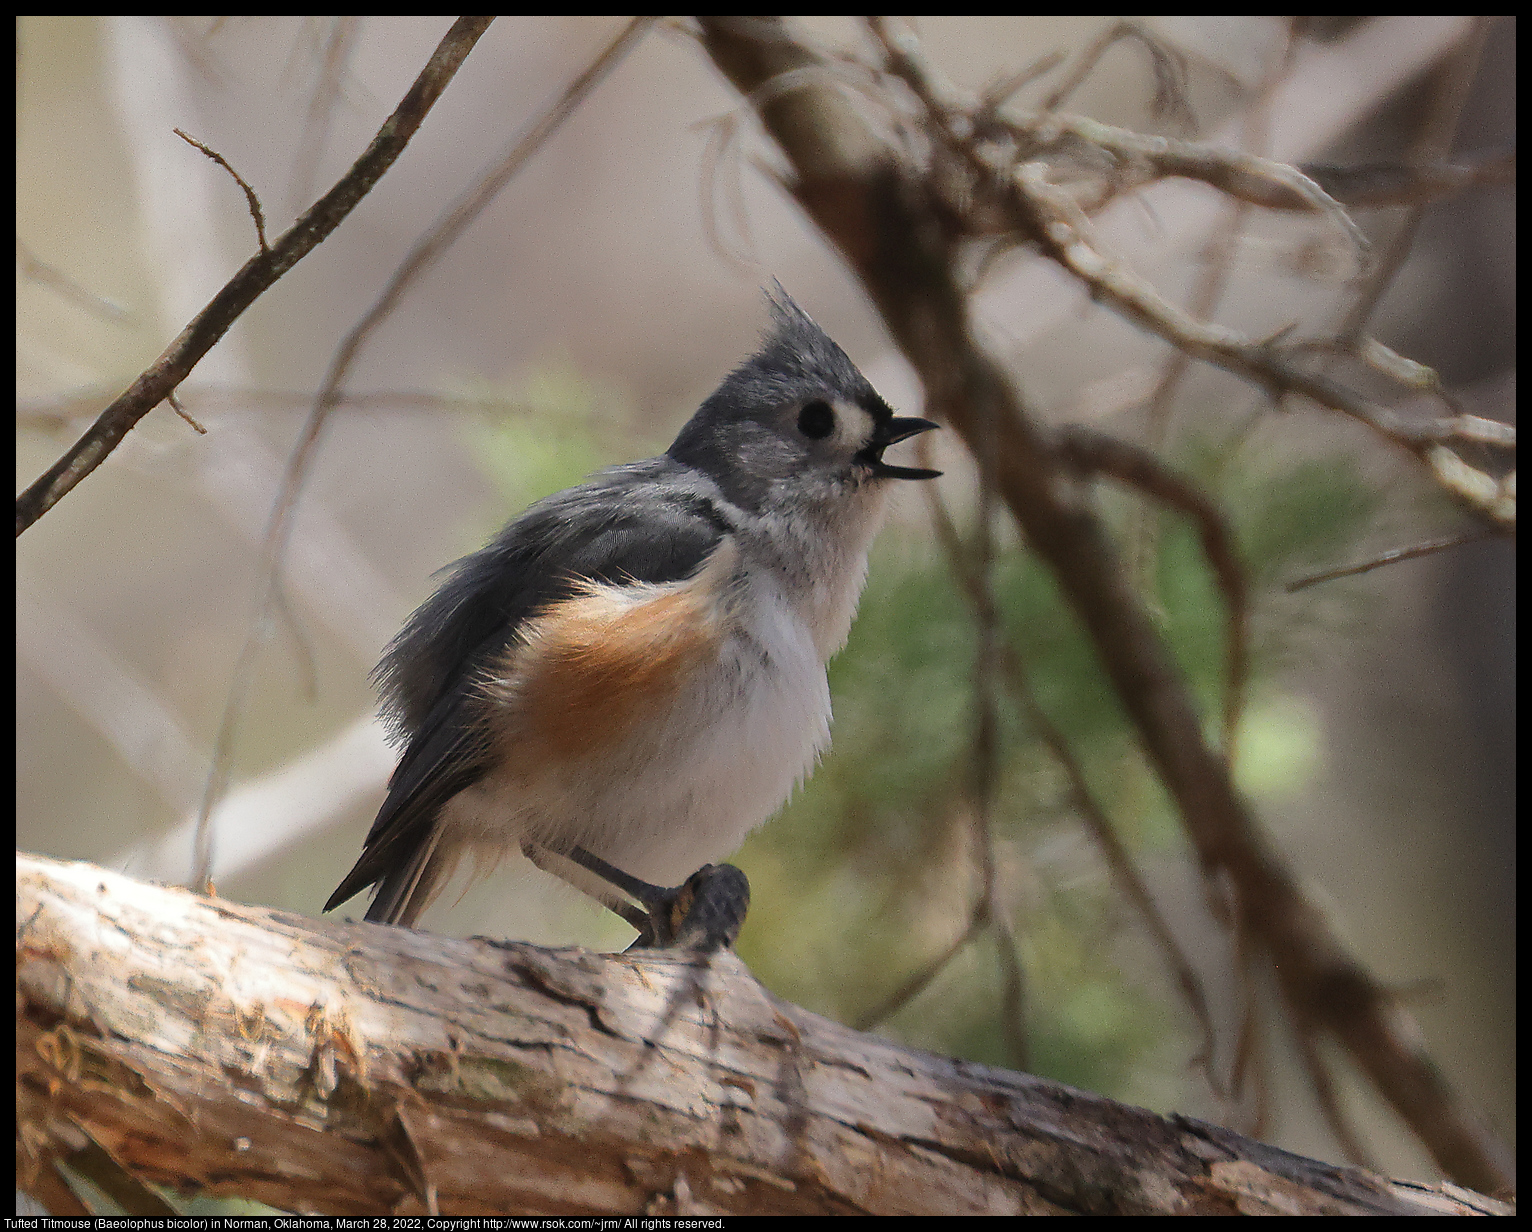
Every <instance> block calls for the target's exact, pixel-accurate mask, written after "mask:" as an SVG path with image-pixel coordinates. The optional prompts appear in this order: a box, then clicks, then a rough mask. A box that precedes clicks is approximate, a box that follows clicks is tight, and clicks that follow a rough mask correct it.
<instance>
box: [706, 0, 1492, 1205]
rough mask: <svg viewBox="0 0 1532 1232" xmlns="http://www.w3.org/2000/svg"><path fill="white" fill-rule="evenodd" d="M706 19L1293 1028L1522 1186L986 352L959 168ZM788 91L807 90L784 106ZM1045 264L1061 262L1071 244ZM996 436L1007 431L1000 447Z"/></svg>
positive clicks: (1437, 1138) (740, 30) (818, 73)
mask: <svg viewBox="0 0 1532 1232" xmlns="http://www.w3.org/2000/svg"><path fill="white" fill-rule="evenodd" d="M699 21H700V23H701V27H702V38H703V44H704V46H705V47H706V49H707V51H708V53H709V54H710V55H711V56H712V58H713V61H714V63H715V64H716V65H717V66H718V67H719V69H720V70H721V71H722V72H723V73H724V74H725V75H726V76H727V77H728V78H729V80H730V81H731V82H732V83H733V84H734V86H735V87H736V89H738V90H739V92H740V93H741V94H742V95H743V96H744V97H745V98H747V99H752V100H757V101H756V102H755V106H756V109H757V111H758V114H759V116H760V118H761V121H762V123H763V124H764V126H765V128H766V131H767V132H768V134H769V135H770V136H771V137H772V138H773V139H774V140H775V141H776V143H777V144H778V145H779V146H780V147H781V149H782V151H783V152H784V154H785V155H786V156H787V159H788V161H789V163H790V165H791V167H792V171H793V178H792V180H791V181H790V182H788V183H787V184H785V185H784V187H785V188H786V189H787V191H789V192H790V193H791V194H792V195H793V196H794V197H795V198H796V199H797V201H798V202H799V204H800V205H801V206H802V207H803V208H804V210H805V211H806V212H807V213H808V215H809V217H810V218H811V219H812V220H813V222H814V223H815V224H816V225H817V226H818V227H819V229H820V230H821V231H823V233H824V234H825V236H826V237H827V238H828V239H829V240H830V241H831V243H833V244H834V245H835V246H836V247H837V248H839V249H840V251H841V253H842V255H843V256H844V257H845V259H846V261H847V262H848V263H849V264H850V265H851V267H852V270H853V271H854V272H855V273H856V275H857V276H858V278H859V279H860V281H861V283H862V285H863V286H864V287H865V288H866V290H867V292H868V294H869V295H870V297H871V298H872V300H873V302H874V303H875V304H876V305H877V307H878V309H879V311H880V312H881V314H882V316H883V319H884V322H885V323H886V325H887V327H888V329H889V332H890V333H891V334H892V335H893V337H894V339H895V341H896V342H897V343H898V345H899V347H900V349H901V350H902V351H903V352H904V354H905V356H906V358H908V359H909V361H910V363H911V365H912V366H913V367H914V368H915V370H916V371H917V372H918V373H919V375H920V378H921V382H922V384H923V386H924V388H925V391H926V398H927V407H928V412H929V413H933V414H934V417H936V418H939V419H944V420H945V421H946V422H947V423H949V424H950V425H951V426H952V427H953V429H954V430H955V431H956V432H957V433H958V434H959V435H960V436H961V437H962V438H963V441H964V443H965V444H966V445H967V447H968V449H969V450H970V451H971V452H973V453H974V454H975V456H983V454H984V449H985V444H986V441H987V440H988V439H994V442H995V446H996V447H997V448H998V454H999V456H998V457H996V458H994V459H993V460H992V461H991V462H990V464H991V465H993V467H994V473H995V474H996V477H997V481H998V487H999V492H1000V495H1001V496H1002V498H1003V499H1004V500H1005V502H1006V504H1007V505H1008V506H1009V508H1010V510H1011V513H1012V514H1013V516H1014V517H1015V518H1016V521H1017V524H1018V525H1019V527H1020V528H1021V530H1022V533H1023V534H1024V535H1025V537H1026V540H1027V543H1028V545H1029V546H1030V547H1031V548H1032V550H1034V551H1036V552H1037V553H1038V555H1039V556H1041V557H1042V558H1043V559H1044V560H1046V561H1047V562H1048V565H1049V567H1050V568H1051V569H1052V570H1053V572H1054V574H1055V576H1056V577H1057V579H1058V581H1059V585H1060V587H1061V589H1062V590H1063V592H1064V594H1065V595H1066V596H1067V598H1068V600H1069V602H1070V604H1071V606H1072V607H1073V608H1074V610H1075V612H1076V613H1077V615H1078V616H1079V618H1080V620H1081V621H1082V622H1083V624H1084V626H1085V628H1086V630H1087V632H1088V633H1089V636H1090V638H1091V640H1092V643H1093V644H1094V646H1095V648H1096V651H1097V653H1098V654H1099V655H1100V657H1101V661H1102V665H1103V667H1104V669H1105V671H1106V673H1107V675H1108V677H1109V678H1110V679H1111V681H1112V684H1113V686H1114V687H1115V689H1116V691H1117V693H1118V695H1119V697H1120V698H1121V699H1122V703H1123V705H1124V707H1125V708H1126V710H1127V711H1128V714H1129V716H1130V718H1131V719H1132V721H1133V723H1134V725H1135V726H1136V727H1137V729H1138V733H1139V737H1140V739H1141V741H1142V743H1143V747H1144V749H1145V752H1146V754H1147V756H1148V758H1149V760H1150V762H1151V763H1152V764H1153V766H1154V767H1155V770H1156V772H1157V773H1158V775H1159V777H1160V779H1161V781H1162V782H1163V783H1164V785H1165V787H1166V790H1167V791H1168V792H1169V794H1170V796H1171V797H1172V799H1173V800H1174V801H1175V803H1176V805H1177V807H1178V809H1179V811H1180V813H1181V816H1182V818H1183V820H1184V823H1185V826H1186V829H1187V832H1188V834H1189V836H1190V837H1191V840H1192V842H1193V844H1194V845H1195V846H1196V848H1197V850H1198V854H1199V856H1200V857H1201V860H1202V864H1203V867H1204V870H1205V871H1206V872H1207V873H1208V874H1209V875H1210V876H1211V875H1215V874H1216V875H1219V876H1224V877H1227V878H1228V881H1229V883H1230V884H1231V885H1232V887H1233V888H1234V892H1235V896H1236V903H1235V906H1236V913H1235V916H1234V918H1235V920H1236V922H1237V926H1238V927H1239V928H1240V929H1244V930H1248V932H1249V934H1250V937H1251V938H1252V939H1253V941H1254V942H1255V943H1256V944H1257V945H1259V947H1260V948H1261V949H1262V951H1263V952H1264V955H1265V957H1266V958H1267V959H1268V960H1269V962H1270V963H1271V968H1272V971H1273V973H1274V974H1275V977H1276V980H1277V985H1278V987H1279V989H1280V990H1281V994H1282V997H1283V1000H1284V1001H1285V1003H1286V1004H1287V1006H1288V1009H1289V1011H1290V1013H1291V1015H1292V1017H1293V1019H1294V1021H1295V1022H1299V1023H1305V1024H1313V1025H1314V1026H1315V1027H1321V1028H1323V1029H1324V1030H1326V1031H1328V1032H1330V1033H1331V1034H1332V1035H1333V1036H1334V1037H1335V1038H1336V1039H1337V1040H1339V1041H1340V1042H1341V1043H1342V1044H1343V1045H1344V1047H1345V1048H1346V1049H1347V1051H1348V1052H1349V1053H1350V1055H1351V1057H1352V1059H1353V1060H1354V1061H1355V1063H1356V1064H1357V1065H1358V1067H1359V1068H1360V1069H1361V1070H1362V1071H1363V1072H1364V1073H1365V1074H1366V1075H1367V1076H1368V1078H1369V1079H1370V1080H1371V1081H1372V1082H1373V1083H1374V1085H1375V1086H1376V1087H1377V1089H1378V1090H1379V1091H1380V1092H1381V1093H1382V1095H1383V1097H1384V1098H1385V1099H1386V1100H1388V1102H1389V1103H1391V1104H1392V1105H1393V1106H1394V1108H1395V1109H1396V1110H1397V1111H1398V1112H1399V1113H1400V1115H1401V1116H1402V1117H1404V1119H1405V1120H1406V1121H1407V1122H1408V1124H1409V1125H1410V1126H1411V1128H1412V1129H1413V1130H1414V1132H1415V1133H1416V1134H1417V1135H1418V1136H1419V1137H1420V1139H1421V1141H1422V1142H1423V1143H1424V1144H1425V1145H1426V1147H1427V1149H1428V1150H1430V1152H1431V1154H1432V1155H1433V1157H1434V1158H1435V1159H1436V1160H1437V1162H1438V1163H1439V1164H1440V1165H1441V1166H1442V1168H1443V1169H1444V1170H1445V1171H1446V1172H1447V1173H1448V1174H1449V1175H1451V1176H1453V1177H1455V1178H1457V1179H1458V1180H1459V1181H1460V1182H1461V1183H1464V1184H1472V1185H1477V1186H1479V1187H1481V1188H1483V1189H1498V1188H1501V1187H1509V1186H1510V1184H1511V1180H1510V1177H1511V1168H1510V1163H1509V1157H1508V1153H1507V1152H1506V1150H1505V1148H1504V1147H1503V1145H1502V1144H1500V1143H1499V1142H1497V1141H1496V1140H1495V1139H1494V1137H1493V1136H1492V1135H1491V1134H1489V1133H1488V1132H1487V1131H1486V1130H1484V1129H1483V1128H1482V1127H1481V1126H1480V1125H1478V1124H1477V1123H1476V1121H1475V1118H1474V1117H1473V1116H1472V1114H1471V1113H1470V1112H1469V1110H1468V1109H1467V1108H1465V1107H1464V1106H1463V1104H1462V1101H1461V1100H1460V1099H1459V1098H1458V1096H1457V1094H1456V1092H1455V1091H1453V1089H1452V1088H1451V1086H1450V1084H1448V1082H1447V1081H1446V1079H1445V1077H1444V1076H1443V1074H1442V1073H1441V1071H1440V1070H1439V1069H1438V1068H1437V1066H1436V1065H1435V1063H1434V1062H1433V1061H1432V1059H1431V1057H1430V1055H1429V1054H1428V1053H1427V1051H1426V1049H1425V1046H1424V1042H1423V1040H1422V1038H1421V1035H1420V1032H1419V1029H1418V1028H1417V1027H1416V1026H1415V1024H1414V1022H1413V1021H1412V1020H1411V1019H1410V1017H1409V1015H1408V1014H1407V1012H1406V1011H1405V1010H1404V1009H1403V1007H1402V1006H1400V1005H1399V1004H1398V1001H1397V999H1396V998H1395V997H1394V995H1393V994H1392V992H1391V991H1390V990H1389V989H1388V988H1386V987H1385V986H1383V985H1382V984H1380V983H1379V982H1378V981H1377V980H1375V979H1374V978H1373V976H1372V975H1371V973H1370V972H1368V971H1367V970H1366V969H1365V968H1364V967H1363V966H1362V965H1361V964H1360V963H1358V962H1357V961H1356V959H1355V958H1354V957H1353V956H1352V955H1351V953H1350V952H1349V951H1348V949H1347V948H1346V946H1345V945H1344V944H1343V942H1342V941H1341V939H1340V938H1339V937H1338V936H1337V935H1336V934H1335V932H1334V930H1333V929H1332V928H1331V927H1330V924H1329V921H1328V920H1327V919H1326V918H1325V916H1324V914H1323V912H1322V911H1321V910H1320V909H1319V907H1318V906H1317V905H1316V904H1315V903H1314V902H1312V901H1311V900H1310V899H1309V898H1308V897H1307V896H1306V895H1305V894H1304V893H1303V891H1302V889H1301V887H1300V885H1299V883H1298V879H1297V877H1296V876H1295V875H1294V874H1293V872H1292V871H1291V870H1290V869H1289V868H1288V867H1287V865H1286V863H1285V862H1284V861H1283V859H1282V858H1281V856H1280V855H1279V854H1278V852H1277V851H1276V850H1275V849H1274V848H1273V847H1272V845H1271V843H1270V841H1269V840H1268V838H1267V837H1266V835H1265V834H1264V832H1263V831H1262V830H1261V828H1260V827H1259V826H1258V825H1257V823H1256V821H1255V819H1254V817H1253V816H1252V814H1251V813H1250V810H1249V808H1248V807H1247V805H1246V802H1245V801H1244V800H1243V799H1242V798H1241V797H1240V795H1239V793H1238V792H1237V791H1236V790H1235V788H1234V784H1233V781H1232V779H1231V777H1230V772H1229V765H1228V762H1227V761H1226V759H1225V758H1224V757H1222V756H1220V755H1219V754H1218V753H1217V752H1216V751H1215V750H1213V749H1212V748H1210V747H1209V745H1208V743H1207V741H1206V740H1205V739H1204V737H1203V732H1202V726H1201V721H1200V718H1199V715H1198V713H1197V709H1196V707H1195V705H1194V704H1193V701H1192V698H1191V696H1190V694H1189V692H1188V689H1187V687H1186V684H1185V682H1184V681H1183V679H1182V678H1181V675H1180V673H1179V672H1178V671H1177V669H1176V666H1175V663H1174V660H1173V658H1172V656H1171V654H1170V651H1169V649H1168V647H1167V646H1166V645H1165V643H1164V641H1163V639H1162V638H1161V637H1160V636H1159V634H1158V632H1157V631H1156V629H1155V628H1154V625H1153V623H1152V622H1151V620H1150V619H1149V617H1148V614H1147V613H1146V612H1145V611H1144V608H1143V605H1142V603H1141V602H1140V601H1139V599H1138V596H1137V595H1136V594H1135V593H1134V591H1133V589H1132V587H1131V585H1130V584H1129V581H1128V578H1127V575H1126V571H1125V570H1124V569H1123V568H1122V566H1121V564H1120V562H1119V559H1118V553H1117V550H1116V547H1115V545H1114V544H1113V543H1112V541H1111V539H1110V537H1109V536H1108V535H1107V533H1106V530H1105V529H1104V527H1103V525H1102V523H1101V521H1100V520H1099V519H1098V518H1097V516H1096V515H1095V512H1094V510H1093V507H1092V504H1091V501H1090V496H1089V492H1088V490H1087V487H1086V481H1085V480H1084V479H1083V478H1082V477H1080V476H1079V475H1077V474H1074V473H1072V471H1071V469H1070V467H1069V466H1068V464H1067V462H1066V460H1065V459H1064V458H1063V457H1062V456H1061V453H1060V451H1059V449H1058V448H1057V446H1056V443H1055V442H1054V441H1053V439H1052V438H1051V437H1050V436H1049V434H1048V433H1046V432H1045V431H1044V430H1043V429H1042V428H1041V427H1040V426H1039V425H1038V424H1037V423H1036V422H1034V420H1033V419H1032V418H1031V417H1030V416H1029V415H1028V413H1027V411H1026V408H1025V406H1024V404H1023V402H1022V399H1021V396H1020V394H1019V392H1018V390H1017V389H1016V387H1015V385H1014V384H1013V383H1012V381H1011V378H1010V376H1009V375H1008V374H1007V373H1006V372H1005V371H1004V369H1003V368H1002V367H1001V365H1000V364H999V363H998V362H997V361H996V360H995V359H994V358H993V357H992V356H991V355H990V354H989V352H988V351H987V350H986V349H985V347H984V346H983V345H982V344H981V343H980V342H979V341H978V340H977V339H976V337H975V336H974V333H973V329H972V325H971V322H970V316H969V305H968V303H967V300H966V297H965V294H964V291H963V288H962V286H961V284H960V280H959V276H958V273H957V271H958V270H959V268H960V260H959V258H960V255H961V245H962V243H963V242H964V240H965V237H966V235H967V234H968V231H966V230H965V228H964V224H963V221H962V219H961V218H958V217H956V216H955V215H954V213H953V210H952V207H951V201H950V199H949V198H948V197H947V196H944V194H943V192H942V183H941V168H940V167H932V168H927V167H925V166H923V165H919V164H914V163H912V162H910V161H908V160H906V159H904V158H902V157H901V156H900V155H899V154H898V153H897V152H896V151H895V150H893V149H891V148H890V147H889V146H887V145H886V144H885V143H884V142H883V141H882V140H881V139H880V138H879V137H878V136H877V135H876V134H875V133H874V132H873V131H872V129H871V128H870V127H869V125H868V123H867V121H866V120H865V119H864V118H863V116H862V114H861V112H860V111H859V109H858V108H857V107H856V106H855V105H854V104H853V103H852V101H851V100H850V99H848V98H847V97H846V96H845V94H844V93H843V92H842V91H840V90H839V89H837V88H836V85H835V83H834V80H833V78H832V76H831V74H830V73H829V72H828V71H827V63H826V61H825V60H824V58H823V57H821V56H820V55H819V54H818V53H816V52H815V51H813V50H811V49H810V48H808V47H807V46H805V45H804V44H803V43H801V42H800V41H798V40H797V39H796V38H795V37H794V36H793V33H792V31H791V30H790V29H789V27H788V26H787V25H786V24H785V23H784V22H783V21H781V20H780V19H777V18H738V19H736V18H732V17H702V18H699ZM907 46H908V45H907V44H906V45H905V47H906V48H907ZM899 54H901V55H906V56H908V54H909V52H908V51H907V50H901V51H900V53H899ZM789 74H791V75H792V76H791V78H789V77H788V75H789ZM784 79H789V80H791V81H792V82H793V88H792V89H791V90H788V89H772V88H770V85H771V83H773V82H774V81H780V80H784ZM1045 251H1048V252H1049V253H1050V255H1053V256H1054V257H1055V259H1059V260H1062V259H1063V257H1062V255H1061V254H1060V253H1059V252H1058V251H1057V246H1056V245H1055V246H1054V247H1052V248H1047V247H1046V246H1045ZM1094 289H1096V287H1095V286H1094V284H1093V290H1094ZM1146 325H1147V326H1149V327H1151V328H1152V327H1154V325H1152V324H1150V323H1148V322H1146ZM1191 326H1192V327H1195V328H1196V329H1202V328H1204V327H1202V326H1201V325H1200V324H1199V323H1196V322H1192V323H1191ZM1172 341H1174V342H1175V343H1176V344H1177V345H1180V346H1182V347H1184V348H1186V349H1187V350H1188V351H1189V353H1191V354H1193V355H1197V356H1198V357H1202V358H1214V357H1215V356H1214V353H1216V358H1217V359H1219V360H1223V359H1228V358H1229V357H1230V352H1229V351H1228V350H1223V351H1218V349H1217V348H1212V352H1213V353H1210V351H1209V348H1207V347H1202V346H1200V345H1198V344H1196V343H1194V341H1193V340H1192V339H1190V338H1189V337H1175V338H1173V339H1172ZM1239 355H1240V358H1241V361H1242V362H1244V361H1248V362H1249V365H1251V366H1252V367H1253V368H1254V369H1255V372H1254V373H1253V374H1254V375H1257V376H1264V377H1266V378H1272V377H1273V374H1272V373H1271V372H1269V371H1266V370H1265V369H1263V368H1262V367H1261V365H1262V364H1263V363H1266V362H1267V361H1266V360H1265V359H1264V358H1263V355H1264V352H1258V353H1257V354H1255V355H1245V354H1244V352H1239ZM1315 379H1316V378H1306V380H1307V382H1308V385H1307V387H1305V385H1304V384H1303V383H1301V382H1300V383H1298V384H1297V385H1296V387H1297V388H1298V389H1299V390H1300V392H1304V393H1305V394H1309V395H1310V396H1313V395H1314V394H1324V395H1325V396H1322V397H1321V400H1324V401H1330V402H1335V401H1341V402H1343V401H1344V399H1339V398H1330V397H1328V391H1319V390H1317V389H1316V388H1314V381H1315ZM1458 418H1459V419H1466V418H1467V417H1458ZM988 424H997V425H999V428H998V430H997V431H996V432H995V433H994V436H993V438H990V437H988V436H987V434H986V432H985V427H986V425H988ZM1454 426H1456V425H1455V423H1454Z"/></svg>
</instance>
